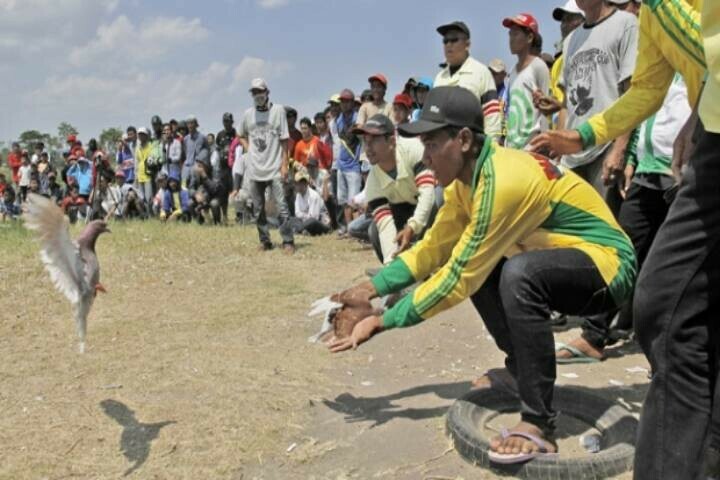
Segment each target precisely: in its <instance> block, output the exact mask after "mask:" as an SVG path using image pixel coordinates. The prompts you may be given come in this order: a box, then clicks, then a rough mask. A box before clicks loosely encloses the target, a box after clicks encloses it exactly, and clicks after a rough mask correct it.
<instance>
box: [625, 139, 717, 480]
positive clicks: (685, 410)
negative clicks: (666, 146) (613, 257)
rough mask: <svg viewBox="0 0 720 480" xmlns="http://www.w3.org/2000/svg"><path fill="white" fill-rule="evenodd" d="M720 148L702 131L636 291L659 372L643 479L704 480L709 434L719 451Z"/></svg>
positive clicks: (645, 433)
mask: <svg viewBox="0 0 720 480" xmlns="http://www.w3.org/2000/svg"><path fill="white" fill-rule="evenodd" d="M719 147H720V135H718V134H714V133H707V132H704V131H703V132H701V135H700V140H699V142H698V144H697V147H696V150H695V152H694V153H693V155H692V158H691V160H690V164H689V166H688V169H687V172H686V173H685V175H684V177H683V181H682V184H681V186H680V190H679V191H678V195H677V198H676V199H675V201H674V202H673V204H672V205H671V207H670V211H669V212H668V215H667V219H666V220H665V223H663V225H662V227H660V230H659V231H658V234H657V236H656V238H655V242H654V243H653V245H652V247H651V248H650V252H649V254H648V257H647V259H646V261H645V266H644V267H643V269H642V271H641V272H640V278H639V279H638V283H637V286H636V289H635V302H634V309H633V311H634V317H635V330H636V333H637V337H638V340H639V341H640V345H641V346H642V349H643V351H644V352H645V354H646V355H647V357H648V359H649V361H650V364H651V366H652V371H653V376H652V381H651V382H650V389H649V391H648V394H647V398H646V399H645V405H644V406H643V411H642V416H641V418H640V428H639V431H638V442H637V449H636V451H635V478H636V479H653V480H656V479H676V478H677V479H687V480H694V479H699V478H703V474H702V470H703V461H704V459H705V452H706V446H707V440H708V432H709V431H710V432H712V434H711V435H710V436H709V437H710V442H711V443H712V444H713V445H714V446H715V447H718V446H720V443H719V438H718V433H719V432H718V420H720V418H719V416H720V414H719V413H718V409H719V408H720V405H717V402H715V401H714V399H713V396H714V395H716V385H717V375H718V353H719V352H718V346H719V345H720V336H719V335H718V330H719V327H720V148H719ZM711 420H712V421H711ZM711 424H712V427H711Z"/></svg>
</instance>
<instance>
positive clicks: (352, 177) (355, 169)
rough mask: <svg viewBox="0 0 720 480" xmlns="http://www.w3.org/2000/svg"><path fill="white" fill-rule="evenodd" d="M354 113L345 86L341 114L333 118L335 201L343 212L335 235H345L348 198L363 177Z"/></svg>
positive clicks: (350, 94) (352, 96) (351, 95)
mask: <svg viewBox="0 0 720 480" xmlns="http://www.w3.org/2000/svg"><path fill="white" fill-rule="evenodd" d="M357 116H358V114H357V113H356V112H355V94H354V93H353V92H352V90H349V89H347V88H346V89H345V90H343V91H342V92H341V93H340V115H338V117H337V118H336V119H335V128H336V130H337V132H338V133H337V135H338V144H339V147H340V148H339V154H338V156H337V161H336V162H335V164H336V168H337V196H336V198H337V204H338V206H339V207H340V209H341V210H342V212H343V217H342V222H339V223H343V224H342V225H340V226H339V228H338V235H339V236H341V237H344V236H345V235H347V227H348V225H350V222H351V221H352V207H351V206H350V201H351V200H352V199H353V198H354V197H355V195H357V194H358V193H360V190H361V188H362V176H361V174H360V139H359V138H358V137H357V135H355V134H354V133H352V129H353V126H354V125H355V124H356V123H357Z"/></svg>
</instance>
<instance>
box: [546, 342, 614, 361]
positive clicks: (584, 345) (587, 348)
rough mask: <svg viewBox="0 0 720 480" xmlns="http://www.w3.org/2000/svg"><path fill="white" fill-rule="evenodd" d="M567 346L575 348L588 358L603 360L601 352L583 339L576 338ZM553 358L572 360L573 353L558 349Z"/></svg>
mask: <svg viewBox="0 0 720 480" xmlns="http://www.w3.org/2000/svg"><path fill="white" fill-rule="evenodd" d="M568 345H569V346H571V347H575V348H577V349H578V350H580V351H581V352H582V353H584V354H585V355H587V356H588V357H591V358H596V359H598V360H602V359H603V350H600V349H597V348H595V347H594V346H593V345H591V344H590V343H589V342H588V341H587V340H585V339H584V338H583V337H578V338H576V339H575V340H573V341H572V342H570V343H568ZM555 358H573V353H572V352H571V351H569V350H565V349H560V350H558V351H557V352H555Z"/></svg>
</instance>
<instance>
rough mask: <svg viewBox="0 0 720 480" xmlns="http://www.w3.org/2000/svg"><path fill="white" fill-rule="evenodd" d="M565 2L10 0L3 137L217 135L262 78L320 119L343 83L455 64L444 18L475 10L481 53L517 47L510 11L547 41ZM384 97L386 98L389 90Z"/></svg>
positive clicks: (2, 58) (3, 3)
mask: <svg viewBox="0 0 720 480" xmlns="http://www.w3.org/2000/svg"><path fill="white" fill-rule="evenodd" d="M562 3H564V2H562V1H559V0H557V1H553V0H503V1H502V2H496V1H490V0H443V1H433V2H430V1H426V0H415V1H409V0H352V1H349V0H206V1H203V2H198V1H195V0H172V1H171V0H153V1H149V0H0V78H1V79H2V81H1V83H0V85H2V86H1V87H0V108H1V109H2V110H3V111H2V114H0V141H3V140H4V141H7V142H9V141H12V140H15V139H16V138H17V137H18V135H19V134H20V133H21V132H23V131H25V130H30V129H34V130H39V131H41V132H44V133H45V132H46V133H50V134H52V135H57V125H58V124H59V123H60V122H63V121H66V122H69V123H71V124H72V125H74V126H76V127H77V128H78V130H79V132H80V138H81V140H83V141H87V140H88V139H89V138H90V137H96V136H98V135H99V133H100V132H101V131H102V130H103V129H104V128H108V127H119V128H122V129H123V130H124V129H125V127H127V126H128V125H135V126H137V127H140V126H143V125H145V126H149V124H150V118H151V117H152V115H154V114H158V115H160V116H161V118H162V119H163V120H164V121H168V120H169V119H170V118H176V119H178V120H180V119H183V118H185V117H187V116H188V115H195V116H197V118H198V120H199V123H200V130H201V131H204V132H217V131H218V130H220V128H221V118H222V114H223V112H226V111H229V112H232V113H233V114H234V115H235V118H236V120H237V119H239V117H240V115H241V114H242V112H243V111H244V110H245V109H246V108H248V107H249V106H250V105H251V98H250V96H249V93H248V88H249V84H250V80H251V79H252V78H254V77H257V76H261V77H263V78H265V80H266V81H267V83H268V85H269V88H270V98H271V100H272V101H273V102H275V103H280V104H283V105H291V106H293V107H295V108H296V109H297V110H298V112H299V114H300V117H302V116H305V115H307V116H310V117H312V116H313V115H314V114H315V113H316V112H317V111H321V110H322V109H323V108H324V107H325V103H326V101H327V99H328V98H329V97H330V96H331V95H332V94H334V93H338V92H339V91H340V90H341V89H343V88H346V87H347V88H351V89H352V90H353V91H355V93H356V94H357V95H359V94H360V92H361V91H362V90H363V89H365V88H367V87H368V84H367V78H368V77H369V76H370V75H372V74H374V73H383V74H385V75H386V76H387V77H388V79H389V81H390V85H389V88H388V95H387V97H390V98H391V97H392V96H393V95H394V94H396V93H399V92H400V91H401V90H402V88H403V85H404V84H405V81H406V80H407V79H408V78H409V77H412V76H420V75H430V76H433V77H434V76H435V74H436V73H437V71H438V64H439V63H440V62H442V61H443V55H442V43H441V37H440V36H439V35H438V34H437V33H436V32H435V28H436V27H437V26H438V25H441V24H444V23H448V22H451V21H454V20H463V21H464V22H466V23H467V24H468V26H469V27H470V30H471V42H472V45H471V54H472V55H473V57H475V58H476V59H478V60H480V61H481V62H483V63H485V64H487V63H488V62H489V61H490V60H491V59H492V58H495V57H498V58H501V59H503V60H504V61H505V62H506V64H507V65H508V69H509V68H511V67H512V65H513V64H514V61H513V60H514V58H513V57H512V56H511V55H510V52H509V49H508V41H507V40H508V36H507V30H506V29H505V28H503V27H502V24H501V22H502V19H503V18H504V17H506V16H511V15H514V14H517V13H521V12H529V13H532V14H533V15H535V17H536V18H537V19H538V22H539V24H540V33H541V35H542V36H543V38H544V47H543V50H544V51H549V52H554V47H553V44H554V42H555V41H557V40H558V38H559V35H560V33H559V24H558V23H557V22H555V21H553V20H552V17H551V12H552V10H553V8H555V7H556V6H559V5H561V4H562ZM387 97H386V98H387Z"/></svg>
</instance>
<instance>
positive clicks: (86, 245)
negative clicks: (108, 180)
mask: <svg viewBox="0 0 720 480" xmlns="http://www.w3.org/2000/svg"><path fill="white" fill-rule="evenodd" d="M25 225H26V226H27V227H28V228H29V229H32V230H35V231H36V232H37V235H38V237H39V239H40V242H41V244H42V249H41V251H40V256H41V258H42V261H43V263H44V264H45V268H46V269H47V271H48V272H49V273H50V278H51V280H52V281H53V283H54V284H55V287H56V288H57V289H58V290H59V291H60V292H61V293H63V294H64V295H65V296H66V297H67V299H68V300H69V301H70V303H71V304H72V306H73V311H74V314H75V326H76V328H77V333H78V337H79V338H80V353H83V352H84V351H85V332H86V330H87V317H88V314H89V313H90V308H91V307H92V304H93V301H94V300H95V295H97V292H98V291H101V292H104V291H105V289H104V288H103V286H102V285H101V284H100V265H99V263H98V258H97V255H96V254H95V242H96V240H97V238H98V236H100V234H102V233H105V232H110V230H109V229H108V228H107V225H106V224H105V222H103V221H101V220H93V221H92V222H90V223H88V224H87V226H86V227H85V229H84V230H83V231H82V233H81V234H80V236H79V237H78V238H77V240H76V241H73V240H71V238H70V232H69V230H68V221H67V219H66V217H65V215H63V212H62V210H61V209H60V208H59V207H58V206H57V205H55V204H54V203H53V202H52V201H51V200H49V199H47V198H45V197H42V196H40V195H35V194H30V195H29V196H28V202H27V204H26V207H25Z"/></svg>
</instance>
